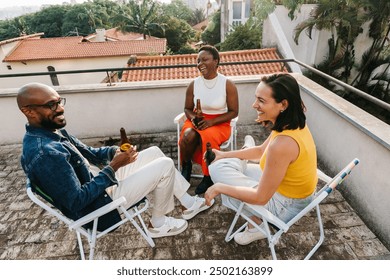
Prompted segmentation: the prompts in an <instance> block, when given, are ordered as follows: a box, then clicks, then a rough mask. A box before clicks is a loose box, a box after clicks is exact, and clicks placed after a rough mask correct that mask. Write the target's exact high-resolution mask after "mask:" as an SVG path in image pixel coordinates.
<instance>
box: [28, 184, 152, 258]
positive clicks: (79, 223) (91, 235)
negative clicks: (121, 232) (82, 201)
mask: <svg viewBox="0 0 390 280" xmlns="http://www.w3.org/2000/svg"><path fill="white" fill-rule="evenodd" d="M27 195H28V197H29V198H30V199H31V200H32V201H33V202H34V203H35V204H37V205H38V206H40V207H42V208H43V209H45V210H46V211H47V212H49V213H50V214H51V215H53V216H55V217H57V218H58V219H59V220H61V221H62V222H64V223H65V224H66V225H67V226H68V227H69V229H70V230H74V231H76V235H77V241H78V245H79V249H80V256H81V259H82V260H85V255H84V247H83V242H82V240H81V235H83V236H85V237H86V238H87V240H88V244H89V259H90V260H93V257H94V253H95V247H96V242H97V239H98V238H100V237H102V236H104V235H106V234H107V233H109V232H111V231H112V230H114V229H115V228H117V227H119V226H120V225H122V224H124V223H125V222H127V221H130V222H131V223H132V224H133V225H134V227H135V228H136V229H137V230H138V232H139V233H141V235H142V236H143V237H144V238H145V240H146V241H147V242H148V244H149V245H150V246H151V247H154V246H155V243H154V241H153V239H152V238H151V236H150V233H149V231H148V230H147V227H146V225H145V222H144V221H143V219H142V217H141V213H143V212H145V211H146V210H147V209H148V207H149V202H148V200H147V199H145V203H144V204H143V206H142V207H140V208H139V207H138V206H133V207H131V208H130V209H128V210H126V209H125V207H124V206H123V205H125V204H126V198H125V197H120V198H118V199H115V200H114V201H112V202H111V203H109V204H106V205H104V206H103V207H101V208H99V209H97V210H95V211H93V212H91V213H89V214H88V215H86V216H84V217H82V218H80V219H78V220H76V221H73V220H71V219H69V218H67V217H66V216H64V215H63V214H62V213H61V212H60V211H59V210H57V209H55V208H54V207H52V206H50V205H49V203H48V202H46V201H43V199H40V198H38V196H37V195H36V194H35V192H34V191H33V190H32V186H31V182H30V180H29V179H27ZM42 196H43V197H44V198H45V196H46V195H45V194H43V195H42ZM47 198H49V199H50V197H46V199H47ZM115 209H117V210H118V211H119V213H121V214H123V215H124V217H123V218H122V220H121V221H119V222H118V223H116V224H115V225H113V226H111V227H109V228H107V229H106V230H104V231H102V232H98V231H97V225H98V220H99V217H101V216H103V215H105V214H107V213H109V212H111V211H112V210H115ZM135 217H137V218H138V220H139V223H140V225H139V224H138V223H137V221H136V220H135V219H134V218H135ZM91 221H93V227H92V230H90V229H88V230H87V229H85V228H83V225H85V224H88V223H89V222H91ZM141 227H142V228H141Z"/></svg>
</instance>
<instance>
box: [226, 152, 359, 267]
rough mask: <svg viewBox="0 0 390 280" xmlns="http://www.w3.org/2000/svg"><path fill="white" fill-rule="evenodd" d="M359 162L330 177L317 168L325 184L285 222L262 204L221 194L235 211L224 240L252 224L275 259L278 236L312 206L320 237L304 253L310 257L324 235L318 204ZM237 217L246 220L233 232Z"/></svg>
mask: <svg viewBox="0 0 390 280" xmlns="http://www.w3.org/2000/svg"><path fill="white" fill-rule="evenodd" d="M358 163H359V160H358V159H357V158H355V159H354V160H353V161H351V162H350V163H349V164H348V165H347V166H346V167H344V169H342V170H341V171H340V173H338V174H337V175H336V176H335V177H333V179H332V178H330V177H329V176H327V175H325V174H324V173H323V172H322V171H320V170H318V172H317V173H318V177H319V178H320V179H321V180H324V181H325V182H326V185H325V186H324V187H323V188H321V190H320V191H318V192H317V193H316V194H315V197H314V199H313V201H312V202H311V203H310V204H309V205H308V206H306V207H305V208H304V209H303V210H302V211H301V212H299V213H298V214H297V215H296V216H295V217H294V218H293V219H291V220H290V221H289V222H287V223H285V222H283V221H282V220H280V219H279V218H277V217H276V216H274V215H273V214H272V213H271V212H269V211H268V210H267V209H265V208H264V207H263V206H260V205H253V204H249V203H245V202H241V203H240V204H239V206H238V207H237V206H235V204H236V205H237V203H235V204H234V203H233V200H232V198H231V197H229V196H227V195H222V204H223V205H224V206H226V207H228V208H230V209H232V210H234V211H236V214H235V216H234V218H233V221H232V223H231V225H230V228H229V230H228V232H227V234H226V237H225V241H226V242H229V241H230V240H232V239H233V237H234V236H235V235H236V234H237V233H239V232H241V231H242V230H243V229H244V228H245V227H246V226H247V225H248V223H250V224H252V225H253V226H254V227H255V228H257V229H258V230H259V231H261V232H262V233H263V234H264V235H266V236H267V239H268V245H269V247H270V250H271V254H272V258H273V259H274V260H276V259H277V258H276V253H275V244H277V242H278V240H279V238H280V236H281V235H282V234H283V233H285V232H287V231H288V230H289V228H290V227H291V226H292V225H294V224H295V223H296V222H297V221H298V220H299V219H301V218H302V217H303V216H305V215H306V214H307V213H309V212H310V211H311V210H313V209H314V208H315V209H316V212H317V220H318V226H319V229H320V237H319V241H318V242H317V243H316V244H315V245H314V247H313V248H312V249H311V251H310V252H309V253H308V254H307V255H306V257H305V260H307V259H310V258H311V256H312V255H313V254H314V253H315V252H316V251H317V249H318V248H319V247H320V246H321V244H322V243H323V241H324V239H325V235H324V228H323V225H322V220H321V212H320V207H319V204H320V203H321V202H322V201H323V200H324V199H325V198H326V197H327V196H328V195H329V194H330V193H331V192H332V191H333V190H334V189H335V188H336V187H337V186H338V185H340V184H341V182H342V181H343V180H344V179H345V178H346V177H347V176H348V175H349V174H350V173H351V170H352V169H353V168H354V167H355V166H356V165H357V164H358ZM244 210H247V211H249V212H250V213H253V214H254V215H256V216H258V217H259V218H261V220H262V221H263V224H264V225H263V226H260V225H258V224H256V223H255V222H254V221H252V219H251V218H250V217H248V216H247V215H246V214H245V211H244ZM239 217H242V218H244V219H245V220H246V222H245V223H244V224H243V225H242V226H241V227H240V228H239V229H237V230H236V231H234V232H233V230H234V228H235V225H236V223H237V220H238V218H239ZM270 226H272V227H273V228H274V229H275V230H274V231H275V233H274V234H273V233H272V232H271V228H270ZM232 232H233V233H232Z"/></svg>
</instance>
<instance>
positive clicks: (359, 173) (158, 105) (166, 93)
mask: <svg viewBox="0 0 390 280" xmlns="http://www.w3.org/2000/svg"><path fill="white" fill-rule="evenodd" d="M294 76H295V77H296V78H297V80H298V82H299V84H300V87H301V94H302V97H303V100H304V102H305V105H306V107H307V119H308V125H309V126H310V129H311V131H312V133H313V136H314V138H315V141H316V144H317V149H318V157H319V163H320V167H321V168H322V169H323V170H324V171H326V172H327V173H328V174H329V175H335V173H336V172H337V171H338V170H339V169H341V168H342V167H343V166H344V165H345V164H347V163H348V162H349V161H350V160H352V159H353V158H355V157H357V158H359V159H360V160H361V163H360V164H359V165H358V166H357V167H356V169H355V170H354V171H353V172H352V175H351V176H350V177H348V179H347V180H346V181H345V182H344V183H343V184H342V186H341V187H340V188H339V191H336V192H335V193H333V194H332V195H331V196H330V197H329V198H327V200H326V201H325V203H323V204H322V206H321V210H322V214H323V221H324V226H325V243H324V244H323V245H322V246H321V247H320V249H319V250H318V252H317V253H316V254H315V255H314V256H313V259H325V260H333V259H337V260H353V259H355V260H356V259H358V260H362V259H390V252H389V250H388V249H389V248H390V222H389V219H388V213H390V188H389V186H390V184H389V175H388V167H389V166H390V126H389V125H387V124H385V123H383V122H381V121H379V120H378V119H376V118H374V117H373V116H371V115H369V114H368V113H366V112H364V111H362V110H361V109H359V108H357V107H355V106H354V105H352V104H350V103H348V102H347V101H344V100H343V99H342V98H340V97H338V96H336V95H335V94H333V93H332V92H329V91H328V90H326V89H324V88H322V87H321V86H319V85H318V84H315V83H314V82H313V81H311V80H309V79H307V78H306V77H304V76H303V75H300V74H294ZM259 78H260V76H246V77H232V78H231V79H232V80H233V81H234V82H235V83H236V85H237V87H238V92H239V99H240V114H239V118H240V119H239V123H238V142H239V146H240V144H242V142H243V139H244V136H245V135H246V134H251V135H253V136H254V137H255V140H256V143H257V144H258V143H260V141H261V140H262V139H264V137H265V136H266V135H267V132H266V131H265V130H263V129H262V128H261V127H260V126H258V125H256V124H254V119H255V117H256V113H255V111H254V110H253V109H251V104H252V102H253V99H254V92H255V88H256V86H257V84H258V82H259ZM189 81H190V80H174V81H153V82H133V83H119V84H112V85H111V86H108V85H106V84H98V85H96V84H93V85H92V84H91V85H77V86H60V87H56V89H57V91H58V92H59V93H60V95H61V96H63V97H66V98H67V106H66V113H65V114H66V118H67V121H68V125H67V129H68V131H70V132H71V133H73V134H74V135H76V136H77V137H79V138H83V139H85V142H87V143H89V144H91V145H95V146H96V145H102V142H103V141H104V140H108V139H109V138H110V137H111V138H113V139H114V140H115V139H118V137H119V128H120V127H122V126H123V127H125V128H126V130H127V132H128V134H131V135H132V136H131V138H132V140H133V142H134V143H135V144H137V145H138V147H139V149H144V148H146V147H148V146H151V145H157V146H159V147H160V148H161V149H162V150H163V151H164V152H165V153H166V155H167V156H170V157H172V158H173V159H176V156H177V148H176V141H177V139H176V132H175V126H174V124H173V118H174V117H175V116H176V115H177V114H178V113H180V112H181V111H182V107H183V104H184V93H185V88H186V86H187V85H188V83H189ZM16 92H17V89H4V90H0V118H1V119H2V120H3V121H2V125H1V127H0V159H1V160H0V182H1V183H0V194H1V195H0V197H1V200H0V209H2V212H3V213H4V215H3V216H2V218H1V221H2V223H1V224H0V242H1V243H0V244H1V246H0V248H1V249H0V259H2V260H16V259H19V260H25V259H61V260H63V259H78V258H79V255H78V248H77V242H76V238H75V236H74V233H72V232H69V231H68V230H67V229H66V228H64V226H63V225H62V224H61V222H58V221H57V220H55V219H53V218H51V217H50V216H48V215H46V214H45V213H44V212H42V211H41V210H40V209H38V208H37V207H35V206H34V205H33V204H32V202H31V201H29V199H28V198H27V195H26V193H25V187H24V186H25V177H24V173H23V171H22V169H21V167H20V164H19V158H20V153H21V144H20V142H21V139H22V137H23V134H24V123H25V118H24V116H23V115H22V114H21V113H20V112H19V111H18V109H17V105H16V100H15V96H16ZM198 182H199V181H196V180H193V181H192V182H191V183H192V186H191V188H190V193H192V192H193V191H194V188H195V186H196V184H197V183H198ZM173 215H174V216H179V215H180V209H179V205H177V207H176V209H175V210H174V212H173ZM232 218H233V213H232V212H231V211H230V210H228V209H226V208H225V207H223V206H222V205H221V201H220V198H218V199H217V201H216V204H215V205H214V206H213V207H212V208H211V209H210V210H209V211H207V212H205V213H202V214H200V215H199V216H197V217H196V218H194V219H193V220H191V221H190V223H189V228H188V229H187V230H186V231H185V232H184V233H182V234H181V235H178V236H176V237H167V238H160V239H156V247H155V248H153V249H151V248H150V247H148V245H147V243H146V242H145V241H144V240H143V239H142V238H141V237H140V236H139V235H138V234H137V233H136V232H135V231H134V230H133V228H132V227H130V226H127V225H126V226H123V227H122V228H121V229H119V230H118V231H115V232H114V233H112V234H110V235H108V236H106V237H104V238H103V239H101V243H100V244H99V245H98V247H97V251H96V258H97V259H156V260H164V259H184V260H188V259H232V260H233V259H270V258H271V256H270V253H269V249H268V247H267V244H266V242H265V241H264V240H262V241H258V242H254V243H253V244H250V245H248V246H239V245H237V244H234V242H230V243H226V242H225V241H224V236H225V234H226V231H227V229H228V226H229V224H230V222H231V220H232ZM312 218H313V216H311V215H309V216H307V217H306V218H305V219H304V220H303V221H302V222H301V223H300V224H299V225H297V226H294V227H292V228H291V230H290V231H289V232H288V233H287V234H286V236H285V237H283V238H282V239H281V240H280V241H279V244H278V246H277V247H276V252H277V254H278V258H280V259H300V258H302V257H303V256H304V254H305V253H306V252H307V251H309V248H310V246H311V245H313V242H314V240H315V239H316V238H317V235H316V234H317V233H316V232H315V231H313V232H311V229H312V222H311V221H312ZM146 220H148V218H147V217H146ZM306 232H308V233H307V234H306ZM118 240H121V241H120V242H118Z"/></svg>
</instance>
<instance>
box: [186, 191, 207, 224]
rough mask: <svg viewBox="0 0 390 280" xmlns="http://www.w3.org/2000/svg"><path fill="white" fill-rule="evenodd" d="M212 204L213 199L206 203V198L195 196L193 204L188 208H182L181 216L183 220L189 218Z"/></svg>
mask: <svg viewBox="0 0 390 280" xmlns="http://www.w3.org/2000/svg"><path fill="white" fill-rule="evenodd" d="M213 204H214V199H213V200H212V201H211V205H210V206H208V205H206V199H204V198H201V197H198V196H195V202H194V204H193V205H192V206H191V207H190V208H188V209H185V210H183V215H182V216H181V217H182V218H183V219H184V220H189V219H192V218H193V217H195V216H196V215H197V214H198V213H200V212H202V211H204V210H207V209H209V208H210V207H211V206H213Z"/></svg>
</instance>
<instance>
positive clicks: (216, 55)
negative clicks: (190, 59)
mask: <svg viewBox="0 0 390 280" xmlns="http://www.w3.org/2000/svg"><path fill="white" fill-rule="evenodd" d="M201 51H206V52H209V53H211V55H212V56H213V59H216V60H217V61H218V62H217V67H218V65H219V52H218V50H217V49H216V48H215V47H213V46H210V45H204V46H202V47H201V48H200V49H199V51H198V53H200V52H201Z"/></svg>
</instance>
